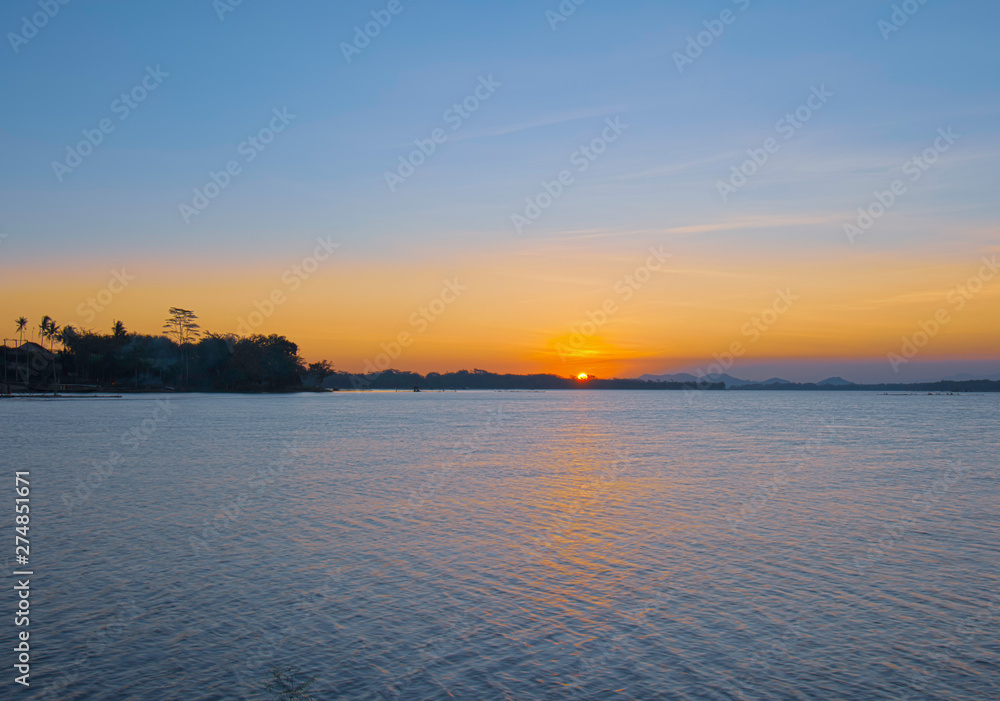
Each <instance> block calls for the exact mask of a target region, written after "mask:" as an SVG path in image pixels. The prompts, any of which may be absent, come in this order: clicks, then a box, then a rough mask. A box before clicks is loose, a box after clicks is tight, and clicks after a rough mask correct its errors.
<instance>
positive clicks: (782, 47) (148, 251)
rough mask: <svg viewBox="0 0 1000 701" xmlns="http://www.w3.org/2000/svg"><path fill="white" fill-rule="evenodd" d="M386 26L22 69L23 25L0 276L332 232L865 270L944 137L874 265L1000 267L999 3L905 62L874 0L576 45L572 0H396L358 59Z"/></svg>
mask: <svg viewBox="0 0 1000 701" xmlns="http://www.w3.org/2000/svg"><path fill="white" fill-rule="evenodd" d="M915 1H916V0H914V2H915ZM388 4H389V3H388V2H383V1H378V2H347V3H325V2H310V1H306V2H299V3H294V4H287V3H278V2H273V1H271V2H267V1H265V0H244V1H243V2H242V3H241V4H240V5H239V6H236V7H235V8H234V9H233V11H232V12H227V13H225V15H224V18H223V19H220V17H219V15H218V11H217V6H218V3H216V4H215V5H214V4H213V2H212V1H211V0H180V1H177V2H171V3H157V4H154V3H145V2H144V3H122V2H84V1H83V0H72V1H71V2H69V3H68V4H66V5H61V6H59V11H58V13H57V14H56V15H55V16H54V17H52V18H51V19H50V20H49V21H48V23H47V25H46V26H44V27H41V28H40V29H39V30H38V32H37V35H36V36H34V37H33V38H31V39H30V40H29V41H28V42H27V43H24V44H22V45H20V46H19V47H18V50H17V51H16V52H15V51H14V50H13V48H12V47H11V44H10V35H9V34H8V33H9V32H17V33H20V32H21V30H22V25H23V19H22V18H24V17H29V18H30V16H31V15H33V14H34V13H36V12H38V11H39V4H38V0H35V1H27V0H12V1H11V2H8V3H5V4H4V6H3V9H2V10H0V29H2V30H3V32H4V33H5V35H7V37H8V38H7V39H6V40H5V42H3V43H2V44H0V90H2V94H3V95H4V96H5V99H4V106H3V109H2V111H0V154H2V159H0V231H5V232H9V234H8V238H7V239H6V240H5V241H4V243H3V251H2V256H0V264H3V265H24V264H37V263H38V262H39V261H42V260H50V259H51V258H52V257H53V256H55V257H56V258H57V259H59V260H65V261H84V260H86V261H101V262H102V263H103V262H104V261H111V260H112V259H113V260H117V261H121V260H125V259H128V258H130V257H138V258H144V259H146V258H155V259H157V260H174V261H184V260H191V259H201V260H212V259H220V258H223V257H224V258H225V260H227V261H247V262H253V261H262V260H268V259H269V258H271V257H275V256H282V255H287V253H288V241H289V240H296V241H299V240H308V239H310V238H311V237H314V236H316V235H320V234H329V233H331V232H333V233H335V235H336V238H337V240H338V241H340V242H342V243H343V244H344V246H345V250H347V251H350V254H349V255H351V256H354V257H356V258H358V259H365V260H372V261H379V260H394V261H414V260H424V259H427V260H433V259H435V258H437V257H440V256H462V255H466V254H467V255H489V254H490V252H492V251H504V250H510V249H512V248H518V249H519V250H520V249H521V248H523V247H525V246H529V247H530V246H536V247H537V248H536V250H537V251H538V252H539V254H540V255H549V254H550V253H546V251H549V252H551V251H552V250H558V249H559V246H562V245H574V246H579V247H584V248H586V247H591V248H593V250H595V251H599V250H606V248H607V247H608V246H611V247H614V246H615V245H616V244H615V243H614V242H615V241H622V240H627V242H628V243H627V245H628V247H629V248H630V249H631V248H636V247H641V246H643V245H646V244H647V243H650V244H651V243H657V242H659V243H662V241H663V237H664V236H665V235H666V236H670V237H672V238H673V240H675V241H676V244H677V247H678V249H684V250H688V251H690V252H691V254H692V255H697V256H701V257H706V258H711V257H713V256H718V257H721V258H724V259H727V260H731V261H734V262H738V261H741V260H773V259H776V258H782V257H785V258H789V259H793V260H797V259H800V258H802V259H808V258H809V257H810V256H812V257H818V258H823V257H824V256H828V255H845V241H844V236H843V233H842V231H841V229H842V224H843V222H844V221H845V220H847V218H849V217H850V216H851V215H852V213H853V212H854V211H855V210H856V208H857V207H858V206H862V205H867V204H868V203H869V202H870V201H871V199H872V192H873V191H874V190H876V189H880V188H885V187H886V186H887V185H888V184H889V183H890V182H891V181H892V180H893V179H894V178H897V177H899V172H900V168H901V166H902V164H903V163H904V162H906V161H907V159H909V158H910V157H911V156H913V155H914V154H916V153H919V152H921V151H923V150H924V149H926V148H928V147H929V146H931V145H932V144H933V143H934V139H935V137H936V135H937V130H938V129H939V128H952V129H953V130H954V131H955V132H956V133H958V134H960V135H961V138H960V140H959V141H958V143H957V144H956V145H955V147H954V149H952V150H951V151H950V152H949V153H947V154H946V155H944V156H943V157H942V158H941V162H940V163H939V164H937V165H935V166H934V168H932V169H931V170H930V171H929V172H928V173H927V174H926V176H925V177H924V178H923V179H922V180H921V182H920V183H919V188H917V187H914V188H912V190H911V191H910V192H909V193H908V196H907V197H906V198H904V199H905V201H901V202H900V204H899V205H898V206H897V207H896V208H895V209H894V211H893V212H892V216H891V217H886V219H885V221H883V222H880V223H879V227H878V235H877V236H875V235H873V236H868V237H866V239H865V240H864V241H863V246H864V247H865V248H864V250H865V251H866V252H867V253H879V254H884V255H888V256H892V255H896V254H898V255H900V256H911V255H916V256H938V255H953V256H971V257H974V256H975V255H978V254H979V253H981V252H982V251H983V250H985V249H989V247H990V246H994V245H996V242H997V237H996V233H995V229H991V227H993V225H994V224H995V222H996V221H997V214H998V211H997V210H998V205H997V200H996V197H995V193H996V186H997V176H996V169H995V167H994V164H995V163H996V156H997V154H998V153H1000V144H998V143H997V136H996V135H997V133H998V131H997V127H998V126H1000V125H998V115H1000V91H998V90H997V76H998V71H997V69H998V60H997V59H998V54H1000V49H998V45H1000V44H998V42H996V38H995V28H996V26H997V22H998V20H1000V8H998V6H997V4H996V3H993V2H985V1H971V0H965V1H962V0H959V1H957V2H954V1H953V2H949V3H945V2H943V1H942V0H928V1H927V2H926V3H925V4H924V5H922V6H920V9H919V10H918V11H917V12H916V13H915V14H914V15H913V16H912V17H910V18H909V19H908V21H907V22H906V24H905V25H903V26H901V27H900V28H899V31H896V32H893V33H892V34H891V35H890V36H889V38H888V40H886V39H885V38H884V37H883V33H882V31H881V30H880V28H879V24H878V23H879V21H880V20H883V21H888V20H890V18H891V16H892V14H893V3H891V2H884V3H883V2H872V1H871V0H866V1H864V2H862V1H860V0H847V1H844V2H838V3H790V2H764V1H763V0H752V1H749V2H748V1H747V0H739V2H732V1H730V0H715V1H713V2H688V3H652V2H619V3H610V2H603V1H601V0H587V1H586V2H584V3H583V4H581V5H579V6H578V7H576V9H575V11H574V12H573V13H572V15H571V16H569V17H568V18H567V20H566V21H565V22H560V23H559V24H558V26H557V27H556V28H555V29H553V28H552V26H551V25H550V20H549V19H548V18H547V15H546V13H547V12H549V11H558V8H559V7H560V3H559V2H557V1H555V0H553V1H551V2H517V1H515V2H507V3H502V4H500V3H497V4H491V3H468V2H466V3H459V2H444V1H440V0H437V1H435V0H400V5H401V7H402V8H403V9H402V11H401V12H400V13H399V14H398V15H395V16H393V18H392V22H391V23H390V24H389V25H388V26H387V27H385V28H384V29H383V30H382V31H381V33H380V34H379V36H377V37H375V38H374V39H373V40H372V41H371V43H370V45H368V46H367V47H365V48H364V49H363V50H361V52H360V54H357V55H355V56H353V57H352V60H351V61H350V62H348V61H346V60H345V57H344V54H343V50H342V44H343V42H351V41H352V40H353V37H354V35H355V27H356V26H358V25H363V24H365V23H366V22H369V21H371V20H372V17H371V13H372V12H381V11H383V10H385V8H386V6H387V5H388ZM568 4H569V3H563V5H564V6H567V5H568ZM916 6H917V5H916V4H915V5H914V7H916ZM744 8H745V9H744ZM723 11H729V12H731V13H732V18H734V19H733V21H732V23H731V24H729V25H727V26H725V29H724V31H723V32H722V34H721V35H720V36H718V37H714V38H713V40H712V43H711V44H710V45H709V46H708V47H707V48H705V49H704V52H703V54H702V55H700V56H699V57H698V58H697V59H696V60H695V61H694V62H693V64H691V65H688V66H687V67H686V68H685V70H684V71H683V73H681V72H679V71H678V69H677V66H676V64H675V59H674V58H673V56H674V54H675V52H683V51H684V50H685V46H686V44H687V40H688V37H692V36H696V35H697V34H698V33H699V32H702V31H703V30H705V26H704V23H705V22H711V21H713V20H716V19H717V18H719V17H720V14H721V13H722V12H723ZM148 66H152V67H160V69H161V70H162V71H164V72H167V73H169V76H168V77H166V78H165V79H164V80H163V82H162V84H161V85H159V86H158V87H157V88H156V89H155V90H153V91H152V92H150V93H149V95H148V98H147V99H146V100H145V101H144V102H143V103H142V104H141V105H139V106H138V107H137V108H136V109H135V110H134V111H132V113H131V114H130V115H129V116H128V118H127V119H125V120H119V119H118V118H117V116H116V115H115V113H113V112H112V108H111V105H112V103H113V102H114V100H115V99H116V98H117V97H118V96H119V95H120V94H121V93H123V92H126V91H128V90H130V89H131V88H132V87H133V86H135V85H137V84H138V83H139V81H140V80H141V79H142V77H143V75H144V73H145V72H146V70H147V67H148ZM480 78H492V79H493V80H494V81H495V82H497V83H499V84H500V85H499V87H498V88H497V89H496V91H495V92H494V93H493V94H492V95H491V96H490V98H489V99H488V100H486V101H484V102H482V104H481V105H480V107H479V109H478V110H477V111H476V112H475V113H474V114H471V115H470V116H469V118H468V119H466V120H464V121H463V124H462V125H461V128H460V129H458V130H456V131H451V130H450V129H449V130H447V133H448V141H447V142H446V143H444V144H441V145H440V146H439V148H438V149H437V151H436V152H435V153H434V154H433V156H431V157H430V158H429V159H428V160H427V162H426V163H425V164H423V165H422V166H421V167H419V168H418V169H417V170H416V173H415V174H414V175H413V176H412V177H410V178H408V179H406V181H405V182H404V183H403V184H402V185H400V186H399V187H398V188H397V190H396V191H395V192H391V191H390V190H389V188H388V187H387V185H386V180H385V173H386V171H389V170H393V169H394V168H395V167H396V166H397V165H398V159H399V158H400V156H405V155H406V154H408V153H409V152H410V151H412V150H413V148H414V146H413V143H414V140H416V139H426V138H427V137H428V136H429V135H430V134H431V133H432V132H433V130H434V129H436V128H440V127H445V128H446V129H447V125H446V123H445V121H444V119H443V115H444V113H445V112H446V110H448V108H449V107H450V106H451V105H453V104H454V103H455V102H458V101H461V100H462V99H463V98H465V97H467V96H469V95H471V94H472V93H473V91H474V90H475V88H476V85H477V82H478V81H479V80H480ZM814 88H824V89H825V90H827V91H829V92H831V93H832V94H833V96H832V97H831V98H830V99H829V101H828V102H827V103H826V104H824V105H823V106H822V108H821V109H819V110H817V111H816V112H815V113H814V114H813V115H812V117H811V118H810V120H809V121H808V123H806V124H804V125H802V127H801V129H798V130H796V132H795V133H794V136H793V137H792V138H791V139H789V140H787V141H783V140H782V143H781V150H780V151H779V152H778V153H776V154H774V155H773V156H772V158H771V159H770V160H769V162H768V163H767V164H766V165H765V166H764V167H762V168H761V171H760V173H759V174H757V175H756V176H755V177H753V178H751V179H750V181H749V182H748V184H747V185H746V186H745V187H743V188H741V189H740V190H739V192H737V193H736V194H734V195H733V196H732V197H731V199H730V200H729V201H728V202H723V201H722V200H721V198H720V196H719V193H718V189H717V183H718V181H719V180H720V179H723V178H726V177H728V175H729V172H730V167H731V166H733V165H738V164H740V163H742V162H743V161H745V160H746V157H747V156H746V151H747V149H753V148H759V147H760V145H761V144H762V143H763V142H764V141H765V139H767V138H769V137H773V136H775V133H776V132H775V124H776V122H777V121H778V120H779V119H780V118H781V117H782V116H783V115H785V114H786V113H787V112H794V110H795V109H796V108H797V107H799V106H800V105H802V104H803V103H804V101H805V100H806V99H807V98H808V97H809V95H810V94H811V91H812V90H813V89H814ZM274 109H279V110H280V109H287V111H288V112H289V113H291V114H293V115H295V118H294V120H293V121H292V122H291V123H290V124H289V126H288V128H287V129H286V130H285V131H283V132H282V133H280V134H278V135H277V136H276V138H275V139H274V141H273V142H272V143H271V144H269V145H268V146H267V147H266V149H264V150H263V151H261V152H260V154H259V157H258V158H256V159H255V160H254V162H252V163H243V164H242V165H243V167H242V170H241V172H240V173H239V175H238V176H236V177H235V178H234V179H233V181H232V183H231V185H230V186H229V187H228V188H227V189H226V191H225V192H224V193H223V194H222V195H221V196H220V197H219V198H218V199H217V200H216V201H213V202H212V203H211V205H210V206H209V207H208V208H207V209H206V210H205V211H204V212H202V213H200V214H198V215H197V216H195V217H194V218H193V220H192V223H191V224H186V223H185V222H184V220H183V219H182V217H181V215H180V214H179V211H178V205H179V204H181V203H184V202H189V201H190V200H191V199H192V189H193V188H196V187H202V186H204V185H205V184H206V183H207V182H208V180H209V173H210V171H218V170H220V169H222V168H224V166H225V164H226V163H227V162H228V161H230V160H232V159H234V158H237V159H241V157H240V156H238V155H237V148H238V145H239V144H240V143H241V142H243V141H244V140H245V139H246V138H247V137H248V136H249V135H251V134H253V133H256V132H257V131H258V130H260V129H261V128H263V127H264V126H266V125H267V124H268V122H269V120H270V118H271V115H272V110H274ZM616 117H617V118H619V119H620V120H621V122H622V123H623V124H625V125H627V129H626V130H625V132H624V134H623V135H622V136H621V138H620V139H618V140H617V141H616V142H615V143H613V144H610V145H609V146H608V149H607V152H606V153H604V154H603V155H601V156H600V157H599V158H598V159H597V160H596V161H595V162H594V163H593V164H592V167H590V168H589V169H588V170H587V171H586V172H585V173H579V174H578V175H577V177H576V178H575V182H574V184H573V187H572V188H569V189H568V190H567V192H566V193H565V194H564V195H563V196H562V197H561V198H559V199H558V201H557V202H556V203H554V204H553V206H552V207H551V208H550V209H548V210H547V211H545V212H544V214H543V215H542V216H541V217H540V218H539V219H538V220H537V221H536V222H534V223H533V224H532V225H531V226H530V227H528V228H527V230H525V231H522V232H517V231H516V230H515V227H514V226H512V223H511V215H512V214H514V213H517V212H521V211H523V209H524V207H525V202H524V200H525V198H526V197H534V196H536V195H537V194H538V193H539V192H540V191H541V186H542V182H543V181H550V180H552V179H553V178H555V177H556V176H557V174H558V173H559V171H560V170H561V169H564V168H566V167H567V164H568V163H569V162H570V158H571V154H573V153H574V151H575V150H576V149H577V148H578V147H580V146H581V145H583V144H586V143H589V142H590V141H591V140H592V139H594V138H595V137H597V136H598V135H600V134H601V131H602V129H603V127H604V124H605V119H607V118H616ZM104 118H110V119H111V120H112V122H113V123H114V127H115V129H114V131H113V132H112V133H110V134H108V135H107V136H106V138H105V140H104V142H103V143H102V144H101V145H100V146H99V147H98V148H97V149H95V151H94V153H93V154H92V155H90V156H88V157H87V158H86V159H84V161H83V163H82V164H81V165H80V166H79V167H78V168H76V169H75V170H74V171H73V172H72V173H71V174H69V175H67V176H66V177H65V179H64V181H63V182H59V181H58V180H57V179H56V177H55V175H54V173H53V167H52V163H53V161H56V160H60V159H64V158H65V151H66V147H67V145H71V144H75V143H77V142H78V141H79V140H80V139H81V138H82V136H81V130H84V129H93V128H94V127H96V126H97V125H98V123H99V122H100V120H102V119H104ZM664 232H666V234H665V233H664ZM550 244H551V246H552V247H554V248H552V247H550ZM602 247H604V248H602ZM685 247H686V248H685Z"/></svg>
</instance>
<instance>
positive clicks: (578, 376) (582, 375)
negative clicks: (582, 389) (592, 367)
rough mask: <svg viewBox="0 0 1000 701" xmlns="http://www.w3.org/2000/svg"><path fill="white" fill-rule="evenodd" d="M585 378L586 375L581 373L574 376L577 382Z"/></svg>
mask: <svg viewBox="0 0 1000 701" xmlns="http://www.w3.org/2000/svg"><path fill="white" fill-rule="evenodd" d="M587 377H588V375H587V373H585V372H581V373H580V374H579V375H577V376H576V379H578V380H586V379H587Z"/></svg>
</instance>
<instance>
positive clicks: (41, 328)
mask: <svg viewBox="0 0 1000 701" xmlns="http://www.w3.org/2000/svg"><path fill="white" fill-rule="evenodd" d="M51 323H52V317H51V316H49V315H48V314H46V315H45V316H43V317H42V322H41V323H40V324H39V325H38V340H39V341H43V340H44V339H46V338H48V334H49V324H51ZM40 345H41V346H42V347H43V348H44V347H45V343H42V344H40Z"/></svg>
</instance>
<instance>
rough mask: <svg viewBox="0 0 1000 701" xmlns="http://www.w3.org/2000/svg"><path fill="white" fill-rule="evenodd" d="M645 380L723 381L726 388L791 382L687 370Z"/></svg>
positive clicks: (776, 378)
mask: <svg viewBox="0 0 1000 701" xmlns="http://www.w3.org/2000/svg"><path fill="white" fill-rule="evenodd" d="M639 379H640V380H643V381H645V382H685V383H691V384H697V383H699V382H722V383H724V384H725V385H726V389H729V388H730V387H747V386H749V385H789V384H791V382H789V381H788V380H782V379H781V378H780V377H772V378H771V379H770V380H767V381H765V382H758V381H756V380H742V379H740V378H739V377H733V376H732V375H727V374H721V375H705V376H703V377H701V378H698V377H696V376H695V375H691V374H690V373H686V372H678V373H674V374H672V375H643V376H642V377H640V378H639Z"/></svg>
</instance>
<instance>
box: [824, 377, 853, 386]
mask: <svg viewBox="0 0 1000 701" xmlns="http://www.w3.org/2000/svg"><path fill="white" fill-rule="evenodd" d="M816 384H817V385H819V386H820V387H846V386H847V385H853V384H855V383H854V382H848V381H847V380H845V379H844V378H843V377H829V378H827V379H825V380H823V381H822V382H817V383H816Z"/></svg>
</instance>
